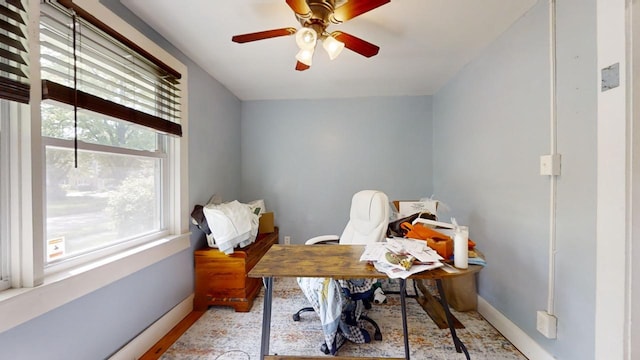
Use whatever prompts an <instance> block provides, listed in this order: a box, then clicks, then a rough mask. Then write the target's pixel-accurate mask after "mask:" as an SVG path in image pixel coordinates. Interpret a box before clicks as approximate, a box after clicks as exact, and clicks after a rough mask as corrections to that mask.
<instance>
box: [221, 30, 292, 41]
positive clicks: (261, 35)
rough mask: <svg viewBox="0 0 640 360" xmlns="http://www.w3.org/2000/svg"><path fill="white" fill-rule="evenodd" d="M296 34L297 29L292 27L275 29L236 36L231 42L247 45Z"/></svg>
mask: <svg viewBox="0 0 640 360" xmlns="http://www.w3.org/2000/svg"><path fill="white" fill-rule="evenodd" d="M295 33H296V29H295V28H292V27H288V28H282V29H273V30H267V31H260V32H254V33H249V34H242V35H235V36H234V37H232V38H231V41H233V42H237V43H246V42H250V41H256V40H264V39H270V38H274V37H278V36H288V35H293V34H295Z"/></svg>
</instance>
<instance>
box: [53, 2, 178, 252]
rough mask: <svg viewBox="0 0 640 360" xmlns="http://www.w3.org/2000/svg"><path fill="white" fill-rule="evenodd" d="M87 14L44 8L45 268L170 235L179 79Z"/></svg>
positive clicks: (66, 5)
mask: <svg viewBox="0 0 640 360" xmlns="http://www.w3.org/2000/svg"><path fill="white" fill-rule="evenodd" d="M71 10H73V11H71ZM83 14H84V12H83V10H82V9H80V8H77V7H75V5H74V4H72V3H70V2H68V1H59V2H45V3H44V4H42V7H41V19H40V65H41V76H42V79H43V99H44V101H43V102H42V103H41V109H40V110H41V120H42V144H43V148H44V149H43V150H44V154H45V155H44V156H45V160H44V163H45V177H46V178H45V194H46V196H45V199H44V202H45V218H46V221H45V236H44V241H45V244H44V255H45V262H46V264H47V265H55V264H59V263H62V262H65V261H67V260H71V259H77V258H79V257H81V256H85V255H90V254H96V252H98V254H101V253H102V252H104V251H114V249H116V250H117V249H121V248H126V247H128V246H132V245H136V244H139V243H140V242H144V241H148V240H149V239H154V238H158V237H160V236H163V235H166V232H167V223H168V219H169V213H170V211H169V207H170V201H169V198H168V194H169V192H170V191H171V187H172V182H171V179H170V174H169V169H170V168H171V166H172V165H171V160H170V159H171V158H170V156H169V155H170V152H171V151H172V149H173V148H174V145H173V144H174V143H175V138H174V137H173V136H172V135H174V136H179V135H181V128H180V125H178V123H177V122H178V121H179V116H180V101H179V100H180V99H179V86H178V84H179V77H180V76H179V74H177V76H176V74H175V73H173V72H172V71H171V69H169V70H167V69H166V68H165V67H163V66H159V65H158V64H156V63H154V62H153V61H150V60H149V59H147V58H146V57H144V56H141V55H140V54H139V53H138V52H136V51H133V50H132V49H131V47H129V46H127V45H128V44H123V43H122V42H121V41H120V40H119V39H117V38H114V36H112V34H110V33H109V32H108V31H109V30H106V31H105V30H104V29H102V28H100V27H99V26H100V23H98V24H94V23H90V22H89V21H87V20H85V19H84V18H83V17H82V15H83ZM88 18H89V17H88ZM89 20H90V18H89ZM129 45H130V44H129ZM167 133H168V134H167ZM173 186H175V184H173Z"/></svg>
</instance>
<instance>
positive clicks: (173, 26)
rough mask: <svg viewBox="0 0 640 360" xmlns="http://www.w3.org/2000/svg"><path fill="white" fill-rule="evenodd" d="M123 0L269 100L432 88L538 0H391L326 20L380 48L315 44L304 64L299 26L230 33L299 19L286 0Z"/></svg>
mask: <svg viewBox="0 0 640 360" xmlns="http://www.w3.org/2000/svg"><path fill="white" fill-rule="evenodd" d="M121 1H122V3H123V4H124V5H125V6H127V7H128V8H129V9H131V11H133V12H134V13H135V14H136V15H138V16H139V17H140V18H141V19H142V20H144V21H145V22H146V23H148V24H149V25H150V26H152V27H153V28H154V29H155V30H156V31H158V32H159V33H160V34H161V35H162V36H164V37H165V38H166V39H167V40H169V41H170V42H171V43H172V44H174V45H175V46H176V47H177V48H178V49H180V50H181V51H182V52H183V53H184V54H186V55H187V56H188V57H189V58H191V59H192V60H193V61H195V62H196V63H197V64H198V65H200V66H201V67H202V68H203V69H204V70H205V71H207V72H208V73H209V74H211V76H213V77H214V78H215V79H217V80H218V81H220V82H221V83H222V84H223V85H224V86H226V87H227V88H228V89H229V90H230V91H231V92H232V93H234V94H235V95H236V96H237V97H238V98H240V99H241V100H263V99H313V98H336V97H360V96H400V95H431V94H434V93H435V92H437V91H438V89H439V88H440V87H441V86H443V85H444V84H446V82H447V81H448V80H449V79H450V78H451V77H452V76H454V75H455V74H456V73H457V72H458V71H459V70H460V69H461V68H462V67H463V66H464V65H465V64H467V63H468V62H469V61H470V60H472V59H473V58H474V57H475V56H476V55H477V54H478V53H479V52H480V50H481V49H482V48H484V47H485V46H487V45H488V44H489V43H491V41H493V40H494V39H495V38H496V37H498V36H499V35H500V34H501V33H502V32H504V31H505V30H506V29H508V28H509V27H510V26H511V25H512V24H513V23H514V22H515V21H516V20H517V19H518V18H520V17H521V16H522V15H523V14H524V13H525V12H526V11H527V10H529V9H530V8H531V7H532V6H533V4H534V3H535V2H536V1H537V0H391V2H390V3H388V4H386V5H383V6H381V7H379V8H377V9H374V10H372V11H370V12H368V13H365V14H363V15H361V16H359V17H356V18H354V19H352V20H350V21H347V22H345V23H343V24H339V25H331V26H330V27H329V29H328V30H330V31H334V30H341V31H344V32H347V33H349V34H351V35H354V36H357V37H360V38H362V39H364V40H367V41H369V42H371V43H374V44H376V45H378V46H379V47H380V52H379V54H378V55H376V56H374V57H372V58H365V57H363V56H361V55H358V54H356V53H353V52H351V51H349V50H347V49H345V50H344V51H343V52H342V54H340V56H339V57H338V58H337V59H335V60H333V61H330V60H329V58H328V56H327V54H326V53H325V52H324V49H322V47H321V46H319V47H318V49H317V51H316V54H315V56H314V58H313V66H312V67H311V69H309V70H306V71H303V72H300V71H296V70H295V69H294V67H295V64H296V60H295V55H296V52H297V46H296V44H295V37H294V36H289V37H278V38H272V39H267V40H261V41H256V42H250V43H245V44H237V43H234V42H232V41H231V37H232V36H233V35H236V34H244V33H250V32H257V31H262V30H270V29H277V28H283V27H290V26H291V27H296V28H299V23H298V22H297V20H296V18H295V16H294V14H293V11H292V10H291V9H290V8H289V6H288V5H287V4H286V3H285V0H233V1H231V0H183V1H175V0H153V1H149V0H121ZM352 1H353V0H352Z"/></svg>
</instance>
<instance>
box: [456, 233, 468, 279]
mask: <svg viewBox="0 0 640 360" xmlns="http://www.w3.org/2000/svg"><path fill="white" fill-rule="evenodd" d="M468 260H469V228H468V227H467V226H457V227H456V229H455V233H454V235H453V266H455V267H457V268H458V269H466V268H468V267H469V261H468Z"/></svg>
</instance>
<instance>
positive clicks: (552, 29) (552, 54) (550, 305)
mask: <svg viewBox="0 0 640 360" xmlns="http://www.w3.org/2000/svg"><path fill="white" fill-rule="evenodd" d="M556 61H557V59H556V0H549V65H550V109H549V110H550V116H549V119H550V121H549V128H550V129H549V130H550V151H551V155H552V156H553V155H556V154H557V153H558V137H557V133H556V130H557V127H558V121H557V94H556V86H557V83H556V82H557V75H556ZM549 180H550V186H549V283H548V292H549V293H548V298H547V313H548V314H549V315H554V311H555V309H554V300H555V267H556V198H557V183H558V177H557V176H556V175H551V176H550V178H549Z"/></svg>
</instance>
